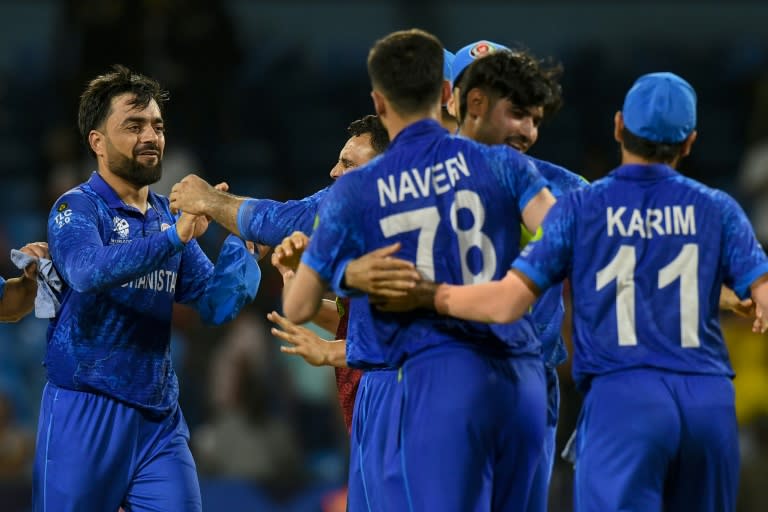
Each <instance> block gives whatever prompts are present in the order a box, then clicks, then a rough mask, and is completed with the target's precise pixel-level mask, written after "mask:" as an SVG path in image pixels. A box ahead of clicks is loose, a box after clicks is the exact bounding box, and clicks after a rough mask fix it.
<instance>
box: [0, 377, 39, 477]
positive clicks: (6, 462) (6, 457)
mask: <svg viewBox="0 0 768 512" xmlns="http://www.w3.org/2000/svg"><path fill="white" fill-rule="evenodd" d="M34 448H35V438H34V435H33V434H32V432H31V431H29V430H28V429H25V428H22V427H21V426H20V425H19V424H18V423H17V422H16V420H15V417H14V412H13V406H12V404H11V401H10V400H9V398H8V397H7V396H6V395H5V394H4V393H2V392H0V480H5V481H8V480H24V479H27V478H29V475H30V471H31V467H32V466H31V464H32V455H33V453H34Z"/></svg>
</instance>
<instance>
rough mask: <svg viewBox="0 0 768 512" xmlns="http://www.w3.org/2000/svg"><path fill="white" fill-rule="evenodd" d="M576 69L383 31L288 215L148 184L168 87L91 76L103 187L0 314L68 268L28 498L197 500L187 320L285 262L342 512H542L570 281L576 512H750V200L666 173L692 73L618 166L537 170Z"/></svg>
mask: <svg viewBox="0 0 768 512" xmlns="http://www.w3.org/2000/svg"><path fill="white" fill-rule="evenodd" d="M560 72H561V70H560V68H559V67H558V66H551V65H547V64H546V63H545V61H542V60H539V59H537V58H535V57H534V56H532V55H531V54H530V53H529V52H527V51H524V50H519V49H509V48H507V47H505V46H503V45H500V44H497V43H493V42H490V41H477V42H474V43H471V44H469V45H467V46H465V47H463V48H461V49H460V50H459V51H457V52H456V54H455V55H454V54H452V53H451V52H448V51H447V50H445V49H444V48H443V46H442V44H441V43H440V41H439V40H438V39H437V38H436V37H435V36H433V35H431V34H429V33H427V32H424V31H421V30H416V29H414V30H407V31H399V32H394V33H392V34H389V35H387V36H386V37H384V38H382V39H380V40H378V41H376V42H375V44H374V45H373V46H372V48H371V50H370V52H369V55H368V73H369V77H370V81H371V88H372V92H371V97H372V99H373V105H374V110H375V115H367V116H365V117H362V118H361V119H359V120H357V121H354V122H353V123H351V124H350V126H349V129H348V132H349V139H348V140H347V142H346V143H345V145H344V147H343V148H342V149H341V151H340V153H339V158H338V163H337V164H336V165H335V166H334V167H333V169H332V170H331V173H330V175H331V178H333V179H334V180H335V181H334V183H333V185H331V186H329V187H327V188H325V189H323V190H320V191H318V192H317V193H315V194H314V195H312V196H309V197H307V198H304V199H300V200H295V201H287V202H278V201H272V200H269V199H255V198H248V197H245V196H237V195H233V194H231V193H229V191H228V186H227V184H226V183H220V184H218V185H216V186H212V185H211V184H209V183H207V182H206V181H205V180H203V179H202V178H200V177H198V176H195V175H189V176H187V177H186V178H184V179H183V180H182V181H180V182H179V183H177V184H176V185H174V187H173V189H172V191H171V193H170V196H169V197H168V198H166V197H163V196H161V195H158V194H155V193H154V192H152V191H151V190H150V189H149V186H150V185H151V184H153V183H155V182H156V181H157V180H158V179H159V178H160V176H161V172H162V157H163V151H164V148H165V136H164V131H163V117H162V108H163V105H164V103H165V101H166V100H167V98H168V95H167V93H166V92H165V91H163V90H162V88H161V87H160V85H159V84H158V83H157V82H156V81H154V80H153V79H151V78H149V77H146V76H144V75H141V74H138V73H136V72H134V71H131V70H129V69H127V68H125V67H122V66H115V67H114V68H113V69H112V70H110V71H109V72H107V73H105V74H103V75H100V76H98V77H96V78H94V79H93V80H92V81H91V82H90V83H89V84H88V86H87V87H86V89H85V90H84V92H83V94H82V96H81V99H80V109H79V118H78V124H79V128H80V132H81V135H82V137H83V140H84V142H85V143H86V145H87V147H88V148H89V149H90V151H91V153H92V155H93V156H94V157H95V158H96V161H97V164H98V170H97V171H96V172H94V173H93V175H92V176H91V178H90V179H89V180H88V181H87V182H85V183H83V184H81V185H80V186H78V187H76V188H74V189H72V190H70V191H69V192H67V193H65V194H64V195H63V196H61V197H60V198H59V199H58V200H57V201H56V202H55V203H54V204H53V206H52V209H51V214H50V217H49V222H48V245H47V246H46V245H45V244H29V245H28V246H25V248H23V250H22V252H24V253H25V254H27V255H28V256H30V257H31V260H32V263H30V264H29V265H28V266H27V267H26V269H25V274H24V277H22V278H17V279H15V280H8V282H7V283H6V285H5V290H4V294H3V297H2V301H0V315H1V317H2V319H4V320H13V319H16V318H18V317H19V316H20V315H23V314H26V313H27V312H29V310H30V309H31V308H32V303H33V302H34V300H35V296H36V294H39V292H40V286H39V285H38V284H37V283H36V279H37V280H38V281H40V279H41V277H40V276H41V274H40V272H39V268H38V267H40V266H41V262H43V261H45V260H46V259H47V258H50V260H52V261H53V265H54V267H55V269H56V271H57V272H58V274H59V275H60V277H61V281H62V287H61V290H60V291H58V292H57V294H56V298H57V300H58V302H59V303H60V305H57V312H56V314H55V316H54V317H53V318H52V319H51V321H50V326H49V329H48V343H47V352H46V357H45V366H46V369H47V377H48V382H47V384H46V386H45V389H44V391H43V397H42V402H41V411H40V419H39V425H38V435H37V448H36V458H35V465H34V487H33V503H34V510H35V511H40V512H43V511H46V512H47V511H83V510H85V511H90V510H93V511H116V510H118V509H120V508H123V509H124V510H125V511H126V512H130V511H161V510H162V511H198V510H202V502H201V497H200V488H199V483H198V479H197V473H196V468H195V463H194V460H193V458H192V454H191V451H190V448H189V431H188V429H187V426H186V423H185V420H184V416H183V414H182V411H181V410H180V408H179V404H178V390H179V385H178V381H177V378H176V375H175V373H174V369H173V366H172V364H171V358H170V327H171V313H172V310H171V308H172V305H173V303H174V302H181V303H185V304H189V305H191V306H193V307H194V308H196V309H197V310H198V311H199V313H200V315H201V317H202V318H203V320H204V321H206V322H207V323H210V324H219V323H222V322H226V321H228V320H231V319H232V318H234V317H235V316H236V315H237V314H238V313H239V311H240V310H241V308H242V307H243V306H244V305H245V304H247V303H248V302H250V301H252V300H253V299H254V297H255V296H256V294H257V291H258V287H259V284H260V280H261V272H260V269H259V265H258V261H257V260H258V258H259V254H263V253H264V252H265V249H266V248H269V247H271V248H274V252H273V253H272V264H273V265H274V266H275V267H276V268H277V269H278V270H279V271H280V273H281V274H282V276H283V281H284V288H283V312H282V314H279V313H277V312H272V313H270V314H269V315H268V318H269V319H270V320H272V321H273V322H275V324H276V325H277V327H276V328H273V329H272V332H273V333H274V335H275V336H277V337H278V338H280V339H282V340H284V341H285V342H286V344H285V346H283V347H281V350H282V351H283V352H285V353H287V354H291V355H298V356H300V357H303V358H304V359H306V361H307V362H308V363H309V364H313V365H329V366H334V367H335V369H336V377H337V384H338V389H339V399H340V403H341V406H342V410H343V412H344V420H345V423H346V426H347V429H348V431H349V433H350V467H349V479H348V510H350V511H352V512H356V511H398V512H400V511H441V512H443V511H456V512H464V511H527V512H545V511H546V510H547V495H548V492H549V483H550V477H551V473H552V467H553V464H554V459H555V434H556V429H557V420H558V409H559V401H560V395H559V383H558V377H557V371H556V368H557V366H558V365H559V364H561V363H562V362H564V361H565V360H566V358H567V353H566V349H565V344H564V342H563V339H562V337H561V328H562V324H563V319H564V317H565V307H564V300H563V298H564V297H563V295H564V288H563V283H564V282H565V281H567V282H568V283H569V285H570V286H569V287H568V289H569V290H570V292H569V293H570V295H569V299H570V300H569V301H568V302H569V303H570V304H571V307H572V317H573V325H572V337H573V347H574V353H573V354H572V356H571V357H572V364H573V373H574V379H575V382H576V384H577V386H578V388H579V390H580V391H581V392H582V393H583V394H584V403H583V406H582V410H581V413H580V416H579V421H578V425H577V428H576V431H575V432H574V436H573V438H572V442H571V443H569V444H570V450H569V451H570V456H571V457H572V458H573V460H574V469H575V479H574V489H573V491H574V504H575V505H574V506H575V510H577V511H601V512H602V511H618V510H622V511H623V510H627V511H643V512H647V511H654V510H655V511H662V510H665V511H677V510H681V511H682V510H686V511H687V510H696V511H713V512H714V511H718V512H719V511H733V510H735V507H736V494H737V490H738V477H739V450H738V428H737V424H736V414H735V406H734V391H733V385H732V382H731V379H732V378H733V376H734V373H733V370H732V369H731V366H730V362H729V358H728V354H727V350H726V347H725V344H724V342H723V338H722V334H721V332H720V327H719V309H733V310H736V311H738V312H740V313H743V314H748V315H750V316H751V318H752V321H753V331H755V332H765V331H766V329H768V319H766V318H765V316H764V312H765V311H767V310H768V284H766V283H767V282H768V258H766V254H765V252H764V251H763V249H762V247H761V246H760V244H759V243H758V242H757V239H756V237H755V234H754V232H753V229H752V227H751V225H750V224H749V222H748V220H747V218H746V216H745V214H744V212H743V211H742V209H741V208H740V207H739V205H738V204H737V203H736V202H735V201H734V200H733V199H732V198H731V197H729V196H728V195H727V194H725V193H724V192H722V191H719V190H716V189H713V188H709V187H707V186H705V185H703V184H701V183H698V182H696V181H694V180H692V179H689V178H686V177H684V176H683V175H681V174H680V173H678V172H677V171H676V170H675V169H676V167H677V166H678V164H679V162H680V160H681V159H682V158H684V157H685V156H687V155H688V154H689V153H690V152H691V150H692V146H693V144H694V142H695V139H696V134H697V132H696V100H697V98H696V93H695V91H694V89H693V88H692V86H691V85H690V84H689V83H688V82H686V81H685V80H684V79H682V78H681V77H679V76H677V75H675V74H673V73H670V72H658V73H651V74H647V75H643V76H641V77H639V78H638V79H637V81H636V82H635V83H634V84H633V85H632V86H631V88H630V89H629V91H628V92H627V94H626V96H625V100H624V104H623V106H621V108H620V109H619V110H618V111H617V112H616V114H615V118H614V126H615V128H614V133H613V136H614V138H615V140H616V142H617V143H618V145H619V147H620V149H621V165H620V166H619V167H617V168H616V169H613V170H612V171H610V172H609V173H608V174H607V175H606V176H605V177H604V178H602V179H599V180H597V181H595V182H594V183H591V184H589V183H587V182H586V181H585V180H584V179H583V178H581V177H580V176H579V175H578V174H576V173H573V172H571V171H569V170H568V169H565V168H563V167H562V166H559V165H557V164H555V163H551V162H548V161H544V160H539V159H535V158H532V157H530V156H528V155H526V152H527V151H528V150H529V149H530V148H531V147H532V146H533V145H534V144H535V143H536V141H537V140H538V137H539V127H540V124H541V122H542V121H543V120H544V119H546V118H548V117H550V116H552V115H554V114H555V113H556V112H557V111H558V110H559V108H560V106H561V89H560V85H559V82H558V79H559V75H560ZM606 136H608V135H607V134H606ZM350 171H354V172H350ZM210 222H217V223H219V224H220V225H222V226H223V227H225V228H226V229H227V230H229V231H230V232H231V233H232V234H231V235H230V236H229V238H227V240H226V241H225V242H224V244H223V245H222V248H221V251H220V254H219V256H218V258H217V261H216V263H215V264H214V263H212V262H211V261H210V260H209V259H208V257H207V256H206V255H205V254H204V253H203V251H202V250H201V248H200V247H199V245H198V244H197V242H196V238H198V237H199V236H200V235H202V234H203V233H204V232H205V231H206V229H207V227H208V225H209V223H210ZM253 244H256V246H257V247H258V249H259V250H258V251H256V250H255V248H254V245H253ZM38 259H39V261H38ZM35 276H37V277H35ZM329 291H330V292H332V293H333V294H334V295H335V296H336V297H337V299H336V301H335V302H334V301H330V300H326V299H324V297H326V296H327V295H328V292H329ZM309 321H312V322H314V323H316V324H318V325H319V326H321V327H323V328H325V329H326V330H328V331H330V332H335V333H336V340H333V341H327V340H323V339H321V338H319V337H318V336H317V335H316V334H314V333H313V332H312V331H310V330H309V329H306V328H304V327H302V326H301V324H303V323H306V322H309Z"/></svg>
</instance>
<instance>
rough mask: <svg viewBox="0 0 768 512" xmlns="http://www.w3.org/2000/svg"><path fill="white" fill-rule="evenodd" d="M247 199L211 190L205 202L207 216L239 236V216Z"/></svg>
mask: <svg viewBox="0 0 768 512" xmlns="http://www.w3.org/2000/svg"><path fill="white" fill-rule="evenodd" d="M245 199H246V198H244V197H239V196H235V195H232V194H229V193H227V192H223V191H221V190H216V189H211V190H210V191H209V193H208V197H207V198H206V201H205V214H206V215H207V216H208V217H210V218H211V219H213V220H214V221H216V222H218V223H219V224H221V225H222V226H224V228H225V229H227V230H228V231H229V232H230V233H234V234H235V235H238V236H239V235H240V229H239V228H238V226H237V214H238V211H239V210H240V205H241V204H243V202H244V201H245ZM246 239H247V238H246Z"/></svg>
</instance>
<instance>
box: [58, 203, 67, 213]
mask: <svg viewBox="0 0 768 512" xmlns="http://www.w3.org/2000/svg"><path fill="white" fill-rule="evenodd" d="M67 206H68V205H67V203H59V207H58V208H56V210H57V211H59V212H63V211H64V210H66V209H67Z"/></svg>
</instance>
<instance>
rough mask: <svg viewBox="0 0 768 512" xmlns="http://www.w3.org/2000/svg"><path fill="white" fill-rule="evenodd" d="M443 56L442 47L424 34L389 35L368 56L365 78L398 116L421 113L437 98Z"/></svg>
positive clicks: (421, 31)
mask: <svg viewBox="0 0 768 512" xmlns="http://www.w3.org/2000/svg"><path fill="white" fill-rule="evenodd" d="M443 55H444V53H443V45H442V43H440V40H439V39H437V37H435V36H433V35H432V34H430V33H428V32H425V31H423V30H419V29H411V30H401V31H399V32H393V33H391V34H389V35H388V36H385V37H383V38H382V39H379V40H378V41H376V43H375V44H374V45H373V47H372V48H371V51H370V52H369V53H368V75H369V76H370V78H371V84H372V85H373V88H374V89H377V90H379V91H380V92H381V93H382V94H383V95H384V96H385V97H386V98H387V100H389V102H390V103H391V104H392V107H393V108H394V109H395V110H396V111H397V112H398V113H399V114H400V115H404V114H410V113H415V112H421V111H424V110H426V109H427V108H429V107H430V106H431V105H432V103H436V102H437V101H438V100H439V98H440V91H441V90H442V87H443Z"/></svg>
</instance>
